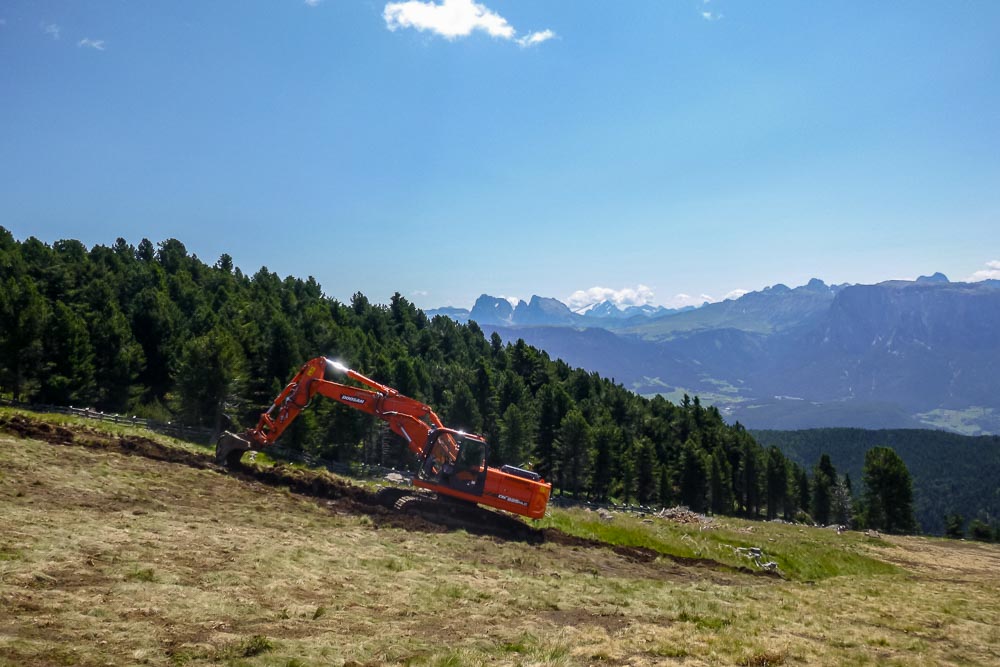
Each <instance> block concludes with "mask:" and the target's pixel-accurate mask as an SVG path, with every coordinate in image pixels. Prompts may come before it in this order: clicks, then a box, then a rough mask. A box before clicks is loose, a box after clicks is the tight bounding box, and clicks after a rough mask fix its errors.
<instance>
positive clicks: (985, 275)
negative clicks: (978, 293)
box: [965, 259, 1000, 283]
mask: <svg viewBox="0 0 1000 667" xmlns="http://www.w3.org/2000/svg"><path fill="white" fill-rule="evenodd" d="M965 280H966V282H970V283H977V282H979V281H980V280H1000V260H996V259H994V260H993V261H992V262H986V268H985V269H980V270H978V271H976V272H975V273H973V274H972V275H971V276H969V277H968V278H966V279H965Z"/></svg>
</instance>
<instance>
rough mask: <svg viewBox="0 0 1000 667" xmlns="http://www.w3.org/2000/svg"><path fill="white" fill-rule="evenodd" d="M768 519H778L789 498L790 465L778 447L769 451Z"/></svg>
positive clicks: (767, 482)
mask: <svg viewBox="0 0 1000 667" xmlns="http://www.w3.org/2000/svg"><path fill="white" fill-rule="evenodd" d="M765 475H766V485H767V491H766V494H767V518H768V520H771V519H776V518H777V517H778V514H779V513H780V512H782V511H784V509H785V504H786V502H787V497H788V463H787V461H786V460H785V457H784V455H783V454H782V453H781V450H779V449H778V448H777V447H770V448H768V450H767V470H766V473H765Z"/></svg>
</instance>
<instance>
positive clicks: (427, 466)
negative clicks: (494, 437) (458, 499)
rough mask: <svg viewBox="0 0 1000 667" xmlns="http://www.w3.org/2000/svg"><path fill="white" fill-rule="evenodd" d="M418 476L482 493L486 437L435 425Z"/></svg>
mask: <svg viewBox="0 0 1000 667" xmlns="http://www.w3.org/2000/svg"><path fill="white" fill-rule="evenodd" d="M424 451H425V452H427V453H428V454H427V456H426V458H425V459H424V462H423V465H421V466H420V470H419V472H418V473H417V478H418V479H419V480H421V481H423V482H426V483H428V484H432V485H434V486H437V487H447V488H449V489H453V490H455V491H459V492H461V493H467V494H469V495H473V496H481V495H482V494H483V488H484V487H485V486H486V454H487V445H486V441H485V440H483V439H482V438H480V437H478V436H474V435H470V434H468V433H463V432H461V431H452V430H451V429H434V430H432V431H431V432H430V435H429V436H428V438H427V445H426V447H425V449H424Z"/></svg>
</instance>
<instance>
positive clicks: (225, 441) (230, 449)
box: [215, 431, 252, 468]
mask: <svg viewBox="0 0 1000 667" xmlns="http://www.w3.org/2000/svg"><path fill="white" fill-rule="evenodd" d="M251 448H252V447H251V444H250V441H249V440H247V439H246V438H241V437H240V436H238V435H236V434H235V433H230V432H229V431H224V432H223V433H222V435H220V436H219V439H218V441H217V442H216V443H215V462H216V463H218V464H219V465H224V466H227V467H230V468H233V467H236V466H237V465H239V463H240V459H241V458H242V457H243V452H246V451H249V450H250V449H251Z"/></svg>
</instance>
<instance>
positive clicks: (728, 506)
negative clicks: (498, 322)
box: [0, 228, 809, 516]
mask: <svg viewBox="0 0 1000 667" xmlns="http://www.w3.org/2000/svg"><path fill="white" fill-rule="evenodd" d="M0 284H2V291H0V315H2V317H0V384H2V387H0V390H2V392H3V394H4V395H6V396H8V397H13V398H16V399H21V400H29V401H36V402H45V403H52V404H64V405H69V404H71V405H78V406H79V405H86V406H92V407H95V408H98V409H102V410H107V411H123V412H127V413H129V414H137V415H140V416H147V417H156V418H160V419H179V420H182V421H185V422H187V423H192V424H201V425H205V426H211V427H214V428H216V429H219V428H221V427H222V425H223V418H222V416H223V414H224V413H225V414H229V415H231V416H233V417H234V418H235V420H236V421H237V422H238V423H239V424H242V425H244V426H246V425H249V424H251V423H255V421H256V415H257V414H258V413H259V412H260V410H261V409H262V408H264V407H265V406H266V405H268V404H269V403H270V401H271V400H272V399H273V397H274V396H275V395H276V394H277V393H278V392H279V391H280V389H281V388H282V387H283V386H284V385H285V383H286V382H287V381H288V379H289V378H290V377H291V376H292V375H293V374H294V372H295V371H296V370H297V369H298V367H299V366H300V365H301V364H302V363H303V362H305V361H306V360H308V359H310V358H312V357H314V356H318V355H328V356H331V357H334V358H338V359H341V360H343V361H344V362H345V363H347V364H349V365H350V366H351V367H353V368H356V369H358V370H359V371H361V372H363V373H365V374H367V375H370V376H371V377H373V378H375V379H377V380H379V381H382V382H385V383H387V384H389V385H391V386H394V387H396V388H398V389H399V390H400V391H401V392H403V393H404V394H407V395H410V396H413V397H415V398H418V399H421V400H424V401H425V402H427V403H429V404H430V405H432V406H434V408H435V409H436V411H437V412H438V413H439V414H440V415H441V417H442V418H443V420H444V421H445V423H447V424H449V425H452V426H455V427H459V428H466V429H469V430H474V431H478V432H482V433H484V434H485V435H486V436H487V438H488V440H489V441H490V442H492V443H494V445H495V446H494V448H493V454H492V456H493V458H494V461H495V462H501V461H502V462H505V463H514V464H522V465H530V466H532V467H533V468H534V469H535V470H537V471H539V472H540V473H542V474H543V475H544V476H545V477H547V478H548V479H550V480H552V481H553V482H554V484H555V486H556V489H557V490H558V491H561V492H562V493H564V494H572V495H575V496H578V497H588V498H593V499H607V498H609V497H614V498H616V499H618V500H621V501H631V502H635V501H638V502H642V503H664V504H666V503H677V502H680V503H686V504H688V505H689V506H691V507H693V508H695V509H698V510H711V511H715V512H718V513H742V514H747V515H752V516H757V515H758V514H763V513H764V512H765V510H766V513H767V515H770V516H774V515H776V514H778V513H781V512H784V513H785V514H786V515H788V516H794V515H795V513H796V512H797V511H798V510H799V509H800V506H799V504H800V501H799V499H800V498H804V499H805V501H806V502H807V500H808V495H809V494H808V493H803V492H802V491H801V489H800V488H799V485H800V483H801V484H804V483H805V482H804V480H805V472H804V471H803V470H802V469H800V468H797V467H795V466H790V465H789V464H788V463H787V462H786V461H785V460H784V458H781V457H780V454H777V451H776V450H774V451H772V452H770V453H769V454H768V453H765V452H763V451H762V450H761V448H760V447H759V446H758V444H757V443H756V442H755V441H754V439H753V438H752V437H751V436H750V434H749V433H747V432H746V430H745V429H743V428H742V427H741V426H739V425H738V424H737V425H735V426H728V425H726V424H725V423H724V422H723V420H722V418H721V417H720V415H719V412H718V411H717V410H716V409H715V408H711V407H709V408H706V407H704V406H702V405H701V403H700V402H699V400H698V399H697V398H694V399H693V400H690V399H687V398H686V397H685V400H684V401H683V402H682V404H681V405H674V404H671V403H670V402H668V401H667V400H665V399H663V398H654V399H645V398H641V397H639V396H637V395H635V394H634V393H632V392H630V391H628V390H626V389H625V388H623V387H622V386H621V385H618V384H615V383H614V382H612V381H610V380H607V379H604V378H601V377H599V376H598V375H597V374H594V373H587V372H585V371H581V370H578V369H573V368H570V367H569V366H567V365H566V364H565V363H562V362H561V361H554V360H552V359H550V358H549V357H548V356H547V355H546V354H545V353H543V352H540V351H539V350H537V349H535V348H532V347H530V346H528V345H526V344H525V343H524V342H523V341H517V342H515V343H512V344H507V345H505V344H503V343H502V342H501V340H500V338H499V337H498V336H495V335H494V336H492V337H491V338H490V339H487V338H485V337H484V335H483V332H482V330H481V329H480V328H479V327H478V326H477V325H476V324H474V323H472V324H469V325H460V324H457V323H455V322H453V321H452V320H450V319H449V318H447V317H435V318H434V319H432V320H431V319H428V318H427V317H426V316H425V315H424V313H423V312H422V311H420V310H419V309H417V308H415V307H414V306H413V305H412V304H410V303H409V302H407V300H406V299H404V298H403V297H401V296H400V295H399V294H396V295H395V296H394V297H393V298H392V300H391V303H389V304H387V305H377V304H372V303H370V302H369V301H368V299H366V298H365V297H364V296H363V295H362V294H361V293H357V294H355V295H354V297H353V298H352V299H351V302H350V303H340V302H339V301H337V300H335V299H331V298H329V297H326V296H324V294H323V291H322V289H321V287H320V285H319V284H317V282H316V281H315V280H314V279H312V278H306V279H300V278H294V277H287V278H281V277H279V276H277V275H275V274H274V273H272V272H270V271H269V270H268V269H267V268H261V269H259V270H258V271H257V272H256V273H254V274H253V275H247V274H244V273H243V272H242V271H241V270H240V269H239V268H237V267H234V266H233V262H232V260H231V258H230V257H229V256H227V255H223V256H222V257H220V258H219V259H218V261H216V262H215V263H214V264H212V265H209V264H206V263H205V262H203V261H201V260H200V259H199V258H198V257H196V256H194V255H192V254H189V253H188V252H187V250H186V248H185V246H184V245H183V244H182V243H181V242H180V241H178V240H175V239H169V240H166V241H163V242H161V243H159V244H157V245H156V246H154V245H153V244H152V243H151V242H150V241H148V240H146V239H143V240H142V241H141V242H140V243H139V244H138V246H132V245H130V244H129V243H127V242H126V241H125V240H123V239H118V240H117V241H116V242H115V243H114V245H112V246H110V247H106V246H102V245H97V246H95V247H93V248H91V249H88V248H87V247H85V246H84V245H83V244H81V243H80V242H78V241H72V240H70V241H59V242H56V243H54V244H53V245H52V246H49V245H47V244H45V243H42V242H41V241H39V240H37V239H34V238H29V239H27V240H25V241H23V242H20V241H17V240H16V239H15V238H14V237H13V236H12V234H11V233H10V232H8V231H7V230H5V229H2V228H0ZM284 444H285V445H286V446H289V447H292V448H296V449H301V450H304V451H308V452H310V453H314V454H318V455H322V456H325V457H329V458H334V459H339V460H342V461H356V460H360V459H362V458H367V459H368V460H373V458H374V459H378V460H382V462H390V463H391V462H395V461H394V460H393V459H398V458H400V457H402V456H403V454H402V452H403V448H401V447H392V446H386V436H385V433H384V432H383V431H382V430H380V428H379V426H378V424H376V423H374V421H373V420H371V419H370V418H368V417H367V416H366V415H364V414H362V413H359V412H355V411H351V410H347V409H345V408H343V407H342V406H339V405H334V404H330V403H322V402H317V404H316V405H314V406H313V407H312V409H311V410H309V411H306V412H305V413H304V414H303V417H302V418H300V420H299V422H297V423H296V424H295V426H294V427H293V428H292V429H291V430H290V431H289V433H288V434H287V435H286V436H285V439H284ZM390 444H391V443H390ZM776 456H777V458H776ZM387 459H388V460H387ZM779 468H780V474H779V472H778V469H779ZM768 470H770V471H771V474H766V472H767V471H768ZM767 498H770V499H771V503H770V505H771V506H770V508H766V507H765V505H766V502H765V501H766V499H767ZM786 501H787V502H786Z"/></svg>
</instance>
